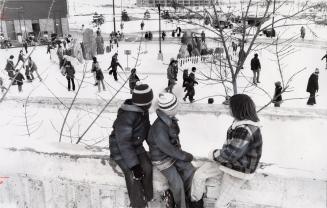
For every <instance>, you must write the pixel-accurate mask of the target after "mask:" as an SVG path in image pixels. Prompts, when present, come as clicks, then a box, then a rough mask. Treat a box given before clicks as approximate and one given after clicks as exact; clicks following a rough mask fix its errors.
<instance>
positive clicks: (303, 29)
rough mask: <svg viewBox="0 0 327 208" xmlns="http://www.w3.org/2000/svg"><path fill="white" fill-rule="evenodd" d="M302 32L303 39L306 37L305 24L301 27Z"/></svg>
mask: <svg viewBox="0 0 327 208" xmlns="http://www.w3.org/2000/svg"><path fill="white" fill-rule="evenodd" d="M300 34H301V38H302V40H303V39H304V37H305V28H304V26H302V27H301V29H300Z"/></svg>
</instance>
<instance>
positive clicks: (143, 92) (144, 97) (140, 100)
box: [132, 83, 153, 106]
mask: <svg viewBox="0 0 327 208" xmlns="http://www.w3.org/2000/svg"><path fill="white" fill-rule="evenodd" d="M152 100H153V92H152V89H151V88H150V87H149V85H147V84H139V85H138V83H137V84H136V86H135V88H134V90H133V94H132V101H133V103H134V105H137V106H146V105H149V104H151V102H152Z"/></svg>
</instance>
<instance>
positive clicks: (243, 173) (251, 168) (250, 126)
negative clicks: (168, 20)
mask: <svg viewBox="0 0 327 208" xmlns="http://www.w3.org/2000/svg"><path fill="white" fill-rule="evenodd" d="M229 106H230V112H231V115H232V117H233V118H234V122H233V123H232V125H231V126H230V127H229V129H228V131H227V138H226V141H225V144H224V145H223V147H222V149H216V150H214V151H212V152H210V154H209V158H211V159H213V160H214V161H216V163H206V164H205V165H203V166H201V167H200V168H199V169H198V170H197V171H196V172H195V174H194V178H193V182H192V199H198V198H200V197H202V196H203V193H204V191H205V181H206V179H208V178H211V177H218V176H222V182H221V185H220V187H219V188H220V191H219V195H218V196H217V201H216V204H215V208H223V207H228V206H229V205H228V204H229V203H230V201H231V200H232V199H233V197H234V196H236V195H238V194H239V191H240V189H241V186H242V185H243V184H244V183H245V182H246V181H247V180H250V179H251V178H253V176H254V173H255V171H256V169H257V167H258V164H259V161H260V158H261V152H262V136H261V131H260V127H259V126H260V125H259V118H258V116H257V113H256V109H255V104H254V103H253V101H252V99H251V98H250V97H249V96H248V95H245V94H236V95H234V96H232V97H231V98H230V105H229Z"/></svg>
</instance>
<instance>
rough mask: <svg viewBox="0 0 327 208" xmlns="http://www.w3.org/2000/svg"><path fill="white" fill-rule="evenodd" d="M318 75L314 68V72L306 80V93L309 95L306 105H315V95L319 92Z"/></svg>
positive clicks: (317, 70)
mask: <svg viewBox="0 0 327 208" xmlns="http://www.w3.org/2000/svg"><path fill="white" fill-rule="evenodd" d="M318 75H319V69H318V68H316V70H315V72H314V73H312V74H311V76H310V78H309V80H308V85H307V92H308V93H310V97H309V99H308V102H307V105H314V104H316V93H317V92H318V90H319V84H318Z"/></svg>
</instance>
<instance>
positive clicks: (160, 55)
mask: <svg viewBox="0 0 327 208" xmlns="http://www.w3.org/2000/svg"><path fill="white" fill-rule="evenodd" d="M157 6H158V10H159V53H158V60H161V61H162V60H163V55H162V51H161V12H160V4H158V5H157Z"/></svg>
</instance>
